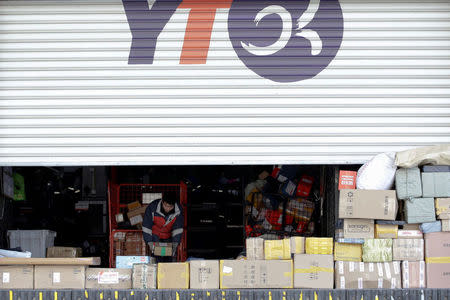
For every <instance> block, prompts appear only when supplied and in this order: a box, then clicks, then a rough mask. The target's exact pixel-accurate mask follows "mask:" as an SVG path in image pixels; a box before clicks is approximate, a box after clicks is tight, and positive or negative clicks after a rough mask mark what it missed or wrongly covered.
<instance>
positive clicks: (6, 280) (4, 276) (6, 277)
mask: <svg viewBox="0 0 450 300" xmlns="http://www.w3.org/2000/svg"><path fill="white" fill-rule="evenodd" d="M9 277H10V276H9V272H4V273H3V283H9Z"/></svg>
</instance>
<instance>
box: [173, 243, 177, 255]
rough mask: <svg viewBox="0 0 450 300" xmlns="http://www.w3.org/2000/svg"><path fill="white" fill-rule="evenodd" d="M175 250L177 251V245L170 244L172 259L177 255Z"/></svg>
mask: <svg viewBox="0 0 450 300" xmlns="http://www.w3.org/2000/svg"><path fill="white" fill-rule="evenodd" d="M177 249H178V243H173V244H172V257H175V256H176V255H177Z"/></svg>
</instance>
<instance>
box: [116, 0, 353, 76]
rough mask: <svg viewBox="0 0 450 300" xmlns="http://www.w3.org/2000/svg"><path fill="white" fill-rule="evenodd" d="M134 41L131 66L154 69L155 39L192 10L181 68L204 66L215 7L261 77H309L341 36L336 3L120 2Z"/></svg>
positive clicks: (315, 0) (257, 0)
mask: <svg viewBox="0 0 450 300" xmlns="http://www.w3.org/2000/svg"><path fill="white" fill-rule="evenodd" d="M122 1H123V5H124V8H125V12H126V14H127V19H128V23H129V25H130V29H131V33H132V36H133V40H132V45H131V50H130V56H129V59H128V63H129V64H152V63H153V58H154V54H155V48H156V42H157V39H158V36H159V34H160V33H161V31H162V30H163V28H164V27H165V25H166V24H167V23H168V22H169V20H170V18H171V17H172V15H173V14H174V12H175V10H176V9H177V8H190V14H189V19H188V24H187V27H186V33H185V37H184V44H183V49H182V53H181V57H180V64H205V63H206V61H207V56H208V51H209V44H210V39H211V31H212V27H213V23H214V18H215V14H216V10H217V9H218V8H230V10H229V15H228V33H229V37H230V40H231V43H232V45H233V48H234V50H235V51H236V54H237V55H238V57H239V58H240V59H241V60H242V62H243V63H244V64H245V65H246V66H247V68H249V69H250V70H252V71H253V72H255V73H256V74H258V75H259V76H262V77H264V78H267V79H270V80H273V81H276V82H295V81H300V80H304V79H309V78H313V77H314V76H316V75H317V74H319V73H320V72H321V71H322V70H324V69H325V68H326V67H327V66H328V64H329V63H330V62H331V61H332V60H333V59H334V57H335V56H336V54H337V52H338V50H339V48H340V45H341V42H342V36H343V27H344V25H343V24H344V22H343V16H342V10H341V7H340V4H339V1H338V0H322V1H320V0H284V1H281V0H280V1H261V0H234V1H233V0H215V1H207V0H206V1H205V0H183V1H182V0H171V1H167V0H155V2H154V4H153V6H152V7H151V9H149V7H148V4H147V0H122Z"/></svg>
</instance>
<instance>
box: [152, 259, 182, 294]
mask: <svg viewBox="0 0 450 300" xmlns="http://www.w3.org/2000/svg"><path fill="white" fill-rule="evenodd" d="M157 280H158V289H188V288H189V263H187V262H185V263H159V264H158V277H157Z"/></svg>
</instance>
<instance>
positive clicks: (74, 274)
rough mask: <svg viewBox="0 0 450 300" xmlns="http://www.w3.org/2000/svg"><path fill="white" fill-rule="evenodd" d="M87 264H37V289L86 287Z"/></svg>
mask: <svg viewBox="0 0 450 300" xmlns="http://www.w3.org/2000/svg"><path fill="white" fill-rule="evenodd" d="M85 272H86V267H85V266H35V267H34V288H35V289H84V286H85V285H84V284H85V283H84V279H85Z"/></svg>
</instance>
